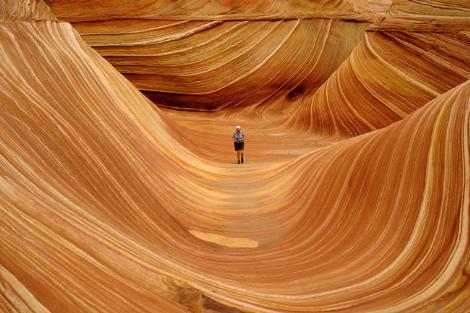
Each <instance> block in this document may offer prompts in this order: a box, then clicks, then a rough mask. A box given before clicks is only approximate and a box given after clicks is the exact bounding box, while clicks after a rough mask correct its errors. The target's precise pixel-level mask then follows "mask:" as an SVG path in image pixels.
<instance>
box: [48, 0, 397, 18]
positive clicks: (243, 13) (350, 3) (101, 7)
mask: <svg viewBox="0 0 470 313" xmlns="http://www.w3.org/2000/svg"><path fill="white" fill-rule="evenodd" d="M370 2H373V5H372V7H374V8H380V9H381V10H383V8H384V5H383V4H380V5H379V4H378V2H382V3H383V2H385V3H388V2H389V1H387V0H380V1H370ZM49 4H50V6H51V7H52V9H53V10H54V12H56V14H57V16H58V17H59V18H61V19H64V20H67V21H73V22H79V21H99V20H103V19H108V18H109V17H112V18H117V19H122V18H137V17H138V18H145V19H201V18H203V19H246V18H250V19H260V18H262V19H267V18H268V19H269V18H278V19H279V18H291V19H292V18H298V17H310V16H325V15H326V16H328V15H329V16H344V17H360V16H362V15H364V13H367V12H368V8H369V1H367V0H333V1H310V0H263V1H251V0H231V1H227V0H212V1H208V0H202V1H193V0H177V1H173V0H139V1H135V2H134V4H133V5H132V6H131V7H130V6H129V3H128V2H127V1H125V0H106V1H104V2H103V1H101V0H93V1H89V0H78V1H67V0H50V1H49ZM386 6H387V4H385V7H386ZM364 16H365V15H364ZM363 18H364V17H363Z"/></svg>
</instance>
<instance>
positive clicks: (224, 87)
mask: <svg viewBox="0 0 470 313" xmlns="http://www.w3.org/2000/svg"><path fill="white" fill-rule="evenodd" d="M106 23H107V22H105V23H101V24H100V29H101V30H102V29H103V28H102V27H104V24H106ZM125 23H126V25H124V22H119V21H111V22H109V27H116V28H117V27H119V28H118V30H116V29H115V30H114V31H113V32H112V33H109V34H103V33H97V29H96V28H95V25H96V24H94V23H91V24H89V23H78V24H75V27H76V28H77V30H78V31H79V32H80V33H81V34H82V36H83V38H84V39H85V40H86V41H87V42H88V43H89V44H90V45H91V46H92V47H93V48H95V49H96V50H97V51H98V52H99V53H100V54H101V55H102V56H104V57H106V59H107V60H108V61H109V62H111V64H113V65H114V66H115V68H117V69H118V70H119V71H120V72H121V73H123V74H124V75H125V76H126V77H127V78H128V79H129V80H130V81H131V82H133V83H134V84H135V86H137V87H138V88H139V89H140V90H143V91H144V93H145V94H146V95H147V96H149V97H150V98H151V99H152V100H155V101H156V102H158V103H159V104H160V105H167V106H173V107H174V106H176V107H182V108H187V109H199V110H202V109H205V110H219V109H221V108H223V107H232V108H233V107H237V106H248V105H252V104H257V103H262V102H272V101H273V99H277V98H284V99H286V101H287V102H288V103H290V102H293V101H295V100H296V99H298V98H300V97H303V96H305V95H306V94H312V93H313V92H314V91H315V90H316V89H317V88H318V87H319V86H321V84H322V83H323V82H324V81H325V80H326V79H327V78H328V77H329V76H330V75H331V73H332V72H333V71H334V70H335V69H336V68H337V67H338V66H339V65H340V64H341V62H342V61H343V60H344V59H345V58H346V57H347V56H348V55H349V53H350V51H351V50H352V49H353V48H354V47H355V46H356V45H357V43H358V42H359V41H360V39H361V37H362V36H363V30H364V27H363V25H360V24H353V23H347V22H341V21H333V20H325V19H318V20H291V21H277V22H270V21H256V22H246V21H241V22H213V21H212V22H211V21H200V22H176V23H175V22H158V23H155V22H150V23H149V22H144V21H137V23H135V24H134V23H132V22H129V21H126V22H125ZM117 31H119V33H117ZM330 57H331V58H330ZM327 58H330V59H329V60H328V62H325V61H324V60H326V59H327ZM281 60H282V63H279V61H281Z"/></svg>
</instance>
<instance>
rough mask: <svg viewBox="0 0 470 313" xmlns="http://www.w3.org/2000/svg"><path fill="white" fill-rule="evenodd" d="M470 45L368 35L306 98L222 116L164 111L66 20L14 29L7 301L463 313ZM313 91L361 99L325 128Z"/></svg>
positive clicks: (1, 269) (4, 54)
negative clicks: (238, 159) (237, 141)
mask: <svg viewBox="0 0 470 313" xmlns="http://www.w3.org/2000/svg"><path fill="white" fill-rule="evenodd" d="M25 3H28V2H24V4H25ZM25 9H26V7H25ZM282 23H284V22H282ZM282 23H279V24H282ZM285 23H290V22H287V21H286V22H285ZM305 23H307V26H308V25H309V23H312V25H313V23H314V21H305ZM316 23H317V24H315V25H316V26H315V27H325V26H327V25H330V26H332V25H334V24H336V23H340V22H339V21H317V22H316ZM130 24H131V23H130ZM299 24H300V22H299ZM194 25H196V24H193V26H194ZM161 26H164V24H161ZM284 26H286V25H284ZM287 26H288V25H287ZM132 27H135V25H134V24H132V25H129V26H128V29H132ZM171 27H173V26H171ZM184 27H186V25H184ZM264 27H266V26H264ZM361 27H362V26H361ZM134 30H135V28H134ZM92 32H93V31H90V32H89V33H92ZM351 32H352V33H353V34H356V30H352V31H351ZM129 33H131V32H129ZM313 33H314V32H313ZM318 33H319V35H318V37H321V36H320V35H321V32H320V31H319V32H318ZM310 34H311V33H310ZM328 36H331V35H328ZM466 36H467V37H466ZM324 37H325V36H324ZM334 37H336V36H333V37H332V38H334ZM340 38H345V40H347V37H340ZM466 38H468V32H461V33H457V34H448V33H443V34H429V33H423V34H418V33H410V32H378V33H376V34H375V33H370V32H369V33H367V34H366V35H365V39H364V41H363V42H362V43H359V45H358V46H357V47H356V48H354V47H351V49H352V50H353V52H352V54H351V56H350V57H348V56H347V55H346V56H345V57H344V58H345V61H344V62H343V63H342V64H341V62H340V61H335V60H331V62H332V63H335V64H337V67H338V70H337V71H335V72H334V74H333V75H332V76H331V77H330V78H329V79H328V77H325V79H326V82H325V84H324V85H323V86H322V87H319V89H318V91H317V92H316V93H314V94H311V95H308V96H304V95H303V94H304V93H299V94H298V95H297V98H296V97H295V95H292V96H293V97H292V99H293V101H297V102H296V103H297V104H298V107H293V108H283V103H284V100H283V98H282V97H276V99H272V101H270V103H269V105H266V104H264V105H263V104H262V103H260V104H258V105H245V106H243V107H242V106H241V105H239V106H230V109H229V107H226V108H225V109H221V110H219V112H218V113H217V114H210V113H194V112H184V111H176V112H175V111H168V110H162V109H160V108H158V107H156V106H155V105H154V104H153V103H152V102H151V101H150V100H148V99H147V98H146V97H145V96H144V95H143V94H142V93H140V92H139V90H138V89H137V88H136V87H134V86H133V84H132V83H131V82H129V81H128V80H126V79H125V77H124V76H122V75H121V74H120V73H119V72H118V71H117V70H116V69H115V68H113V67H112V65H111V64H109V63H108V62H107V61H106V60H105V59H103V58H102V57H101V56H100V55H99V54H98V53H97V52H96V51H94V50H93V49H92V48H90V47H89V46H88V45H87V44H86V43H85V42H84V41H83V40H82V39H81V38H80V36H79V34H78V33H77V32H76V31H75V30H74V29H73V28H72V26H71V25H70V24H68V23H64V22H55V21H34V19H32V20H31V21H27V22H25V21H21V22H14V21H12V20H9V21H8V22H5V23H0V59H1V60H2V62H0V216H1V218H0V310H3V311H6V312H48V311H50V312H101V311H111V312H199V313H214V312H263V313H266V312H270V313H271V312H292V313H293V312H348V313H349V312H352V313H353V312H457V313H459V312H462V313H465V312H468V311H469V309H470V297H469V296H468V295H469V294H470V280H469V275H470V262H469V258H470V245H469V234H470V229H469V219H470V140H469V139H470V138H469V137H470V81H469V80H468V78H467V79H466V75H467V67H466V62H467V61H466V60H467V59H466V58H465V57H455V56H454V54H455V53H454V52H453V51H454V49H455V51H456V52H458V53H462V52H461V50H462V49H466V45H467V44H468V40H466ZM132 40H134V39H132ZM325 40H326V39H325ZM355 40H356V39H354V38H353V41H355ZM426 44H428V45H429V44H431V45H432V44H435V45H437V46H438V47H442V49H439V48H437V47H434V50H433V49H428V50H426V52H423V53H421V54H420V53H419V51H420V50H419V49H420V48H423V47H424V46H426ZM345 45H346V46H349V45H348V43H345ZM241 46H242V45H241ZM443 47H446V49H444V48H443ZM180 49H181V48H180ZM240 49H241V48H240ZM326 50H328V51H334V49H326ZM387 51H389V53H388V54H387V53H386V52H387ZM392 51H400V54H401V55H403V57H402V58H401V59H397V58H393V54H392V53H391V52H392ZM208 53H209V52H208ZM291 53H292V54H295V53H296V51H292V52H291ZM316 53H318V52H316ZM330 53H331V52H330ZM413 53H417V54H418V55H419V56H420V58H421V59H423V62H417V61H416V60H417V59H418V58H417V57H415V56H413ZM286 55H288V53H286ZM333 55H334V54H333ZM338 55H340V56H341V55H343V54H341V51H338ZM314 56H315V54H314ZM378 56H380V58H379V57H378ZM459 56H460V54H459ZM315 57H316V56H315ZM211 59H213V60H215V57H214V58H211ZM162 60H164V59H162ZM297 60H299V61H300V60H301V58H300V57H299V58H298V59H297ZM459 60H460V63H458V62H459ZM169 61H171V60H169ZM367 61H368V62H369V63H367ZM162 62H163V61H162ZM413 62H415V63H413ZM170 63H171V62H170ZM462 64H463V65H462ZM156 66H160V64H159V63H156ZM358 66H360V67H361V68H363V71H360V70H359V69H358ZM299 68H302V67H299ZM432 68H436V72H437V73H439V74H440V76H439V83H438V82H437V80H436V79H434V80H433V79H431V78H429V76H431V72H427V71H429V70H430V69H432ZM180 69H181V70H182V71H183V70H185V69H184V68H183V67H180ZM188 70H189V71H190V70H191V69H188ZM318 71H319V72H320V70H318ZM348 71H349V72H348ZM432 73H434V72H432ZM300 74H302V73H299V75H300ZM352 74H353V75H352ZM380 75H383V76H384V77H386V81H387V82H388V81H390V85H389V86H382V87H380V86H379V87H376V86H375V85H379V84H380V83H379V82H383V79H382V78H380ZM300 76H302V77H303V76H304V75H300ZM335 76H336V77H337V78H335ZM376 76H377V77H379V78H377V82H376V83H374V81H373V78H375V77H376ZM312 77H313V76H312ZM345 77H348V79H350V81H347V82H346V81H345V79H346V78H345ZM351 77H353V78H354V79H355V80H353V79H351ZM335 80H336V81H338V83H337V85H336V86H335V85H334V82H335ZM404 82H406V84H413V86H417V87H415V88H414V89H413V90H416V93H410V94H406V93H405V91H406V86H402V84H405V83H404ZM418 82H419V84H418ZM360 84H362V85H361V86H362V88H363V89H364V90H362V91H360V92H359V91H358V90H360V89H358V86H359V85H360ZM329 85H331V86H332V87H331V89H327V90H324V89H325V88H326V87H328V86H329ZM168 86H169V87H171V86H170V85H168ZM324 86H325V87H324ZM347 88H351V89H347ZM374 88H378V89H374ZM408 88H409V86H408ZM376 90H377V91H376ZM383 90H386V91H387V92H383ZM395 90H397V91H396V93H394V91H395ZM317 93H318V94H321V93H323V94H324V95H325V97H329V96H330V95H332V96H335V97H339V96H341V95H342V94H341V93H347V94H349V95H350V96H349V97H344V99H345V100H335V102H334V103H333V104H332V105H331V107H330V109H331V110H332V112H333V113H334V112H337V115H335V114H332V115H331V116H328V117H327V118H326V119H325V120H328V121H334V122H335V124H333V126H334V127H333V126H331V125H329V124H328V123H323V121H322V120H320V119H319V118H317V121H318V123H317V124H318V126H316V127H318V129H317V130H316V131H312V127H313V126H312V125H313V123H312V122H311V120H309V118H310V117H311V116H315V114H320V113H318V112H316V113H315V112H312V114H311V115H308V114H307V113H304V112H303V111H302V110H304V109H306V108H309V109H310V110H314V109H315V108H316V106H314V105H312V104H311V103H309V102H305V103H304V102H303V101H304V100H305V99H308V97H310V98H311V99H315V97H316V94H317ZM363 95H365V96H363ZM370 95H374V96H377V97H378V96H382V98H379V99H378V100H380V101H376V102H372V101H363V102H365V104H364V107H363V108H357V112H353V111H349V112H348V111H346V110H347V109H348V108H349V109H350V108H354V109H355V106H356V105H354V106H352V105H351V104H350V102H347V101H346V100H349V99H351V98H354V97H360V96H363V97H365V98H366V97H370ZM412 96H413V97H415V98H413V101H415V103H413V102H412V101H409V102H407V103H404V104H403V106H398V104H401V101H395V100H394V99H395V98H400V97H402V98H401V99H405V98H407V97H412ZM303 97H305V98H303ZM351 101H356V100H351ZM357 103H362V102H357ZM373 104H377V107H376V111H377V112H381V111H382V112H383V116H385V117H383V116H380V114H379V113H377V112H372V111H371V112H370V115H367V114H366V113H367V112H368V111H367V110H368V109H367V108H366V107H367V106H369V107H370V108H369V110H371V108H372V107H373ZM392 104H395V107H393V106H392ZM413 104H414V105H415V106H413ZM268 108H270V109H272V110H273V111H275V112H268V111H269V110H268ZM273 108H276V110H274V109H273ZM361 109H362V111H361ZM398 109H400V110H402V111H403V112H404V114H403V115H402V116H400V118H397V117H396V116H394V115H392V114H391V113H390V112H394V113H396V112H397V110H398ZM297 110H298V111H297ZM259 111H261V113H259ZM293 114H294V115H293ZM278 115H281V118H279V117H277V120H274V121H273V120H272V119H271V118H274V116H278ZM292 116H295V117H297V118H298V121H297V123H296V125H293V126H292V125H290V126H289V127H287V125H286V124H282V123H279V120H280V121H284V120H287V121H292V119H291V118H292ZM348 118H349V119H351V120H352V121H349V120H348ZM361 121H367V122H368V123H369V124H370V125H367V124H365V123H363V124H361V123H360V122H361ZM235 122H236V123H237V124H238V123H240V122H241V123H240V124H242V125H243V128H244V129H247V136H248V137H247V147H253V148H247V164H243V165H237V164H229V162H228V161H227V160H225V159H224V158H225V155H227V154H228V152H227V150H228V148H231V143H230V142H228V143H227V141H229V140H227V137H228V136H229V135H230V132H231V131H232V125H234V124H235ZM372 122H375V123H376V124H372ZM303 123H304V124H305V125H300V124H303ZM354 125H357V126H356V128H355V127H354ZM385 125H388V126H386V127H383V128H380V129H377V128H379V127H382V126H385ZM323 129H324V131H323ZM374 129H377V130H374ZM370 130H374V131H370ZM323 132H324V133H327V134H330V133H340V134H341V135H342V136H343V137H346V136H347V135H353V134H358V133H364V134H362V135H359V136H356V137H350V138H346V139H341V140H339V139H338V140H337V139H335V138H333V137H324V136H323V137H322V136H320V135H319V134H320V133H323ZM366 132H367V133H366ZM227 134H229V135H228V136H227ZM202 139H203V140H202ZM249 149H251V150H249Z"/></svg>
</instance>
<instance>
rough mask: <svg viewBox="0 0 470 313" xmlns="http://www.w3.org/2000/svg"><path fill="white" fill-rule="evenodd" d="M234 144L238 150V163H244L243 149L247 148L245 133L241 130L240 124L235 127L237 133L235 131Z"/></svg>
mask: <svg viewBox="0 0 470 313" xmlns="http://www.w3.org/2000/svg"><path fill="white" fill-rule="evenodd" d="M232 138H233V145H234V146H235V151H237V159H238V164H240V161H241V163H243V150H244V148H245V133H243V132H242V131H241V127H240V126H236V127H235V133H233V136H232Z"/></svg>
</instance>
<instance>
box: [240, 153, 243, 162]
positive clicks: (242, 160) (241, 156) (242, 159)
mask: <svg viewBox="0 0 470 313" xmlns="http://www.w3.org/2000/svg"><path fill="white" fill-rule="evenodd" d="M240 155H241V157H242V163H243V150H241V151H240Z"/></svg>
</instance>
